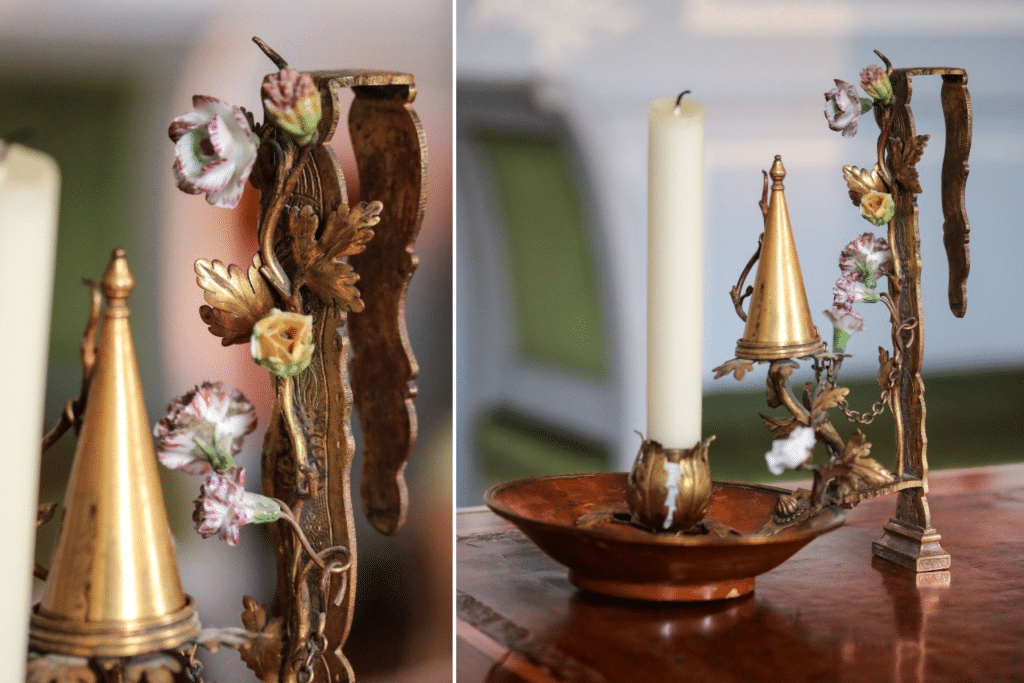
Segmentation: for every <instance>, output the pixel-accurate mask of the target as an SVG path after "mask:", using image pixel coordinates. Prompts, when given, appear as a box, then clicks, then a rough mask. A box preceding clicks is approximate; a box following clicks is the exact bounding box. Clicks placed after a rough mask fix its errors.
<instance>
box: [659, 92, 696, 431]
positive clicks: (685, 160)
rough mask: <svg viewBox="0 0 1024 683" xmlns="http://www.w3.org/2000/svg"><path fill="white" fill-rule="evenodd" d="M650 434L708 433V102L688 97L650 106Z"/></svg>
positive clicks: (664, 100)
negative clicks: (704, 428) (704, 327)
mask: <svg viewBox="0 0 1024 683" xmlns="http://www.w3.org/2000/svg"><path fill="white" fill-rule="evenodd" d="M648 123H649V133H648V141H649V147H648V195H647V206H648V209H647V216H648V220H647V230H648V235H647V249H648V256H647V437H648V438H649V439H651V440H653V441H658V442H659V443H661V445H662V446H664V447H665V448H692V447H693V446H694V445H695V444H696V443H697V442H698V441H700V438H701V429H700V420H701V298H702V295H703V290H704V288H703V267H702V261H703V258H702V257H703V249H704V239H703V237H704V204H703V197H704V107H702V106H701V105H700V104H698V103H696V102H694V101H692V100H687V99H686V98H685V97H684V98H683V99H682V101H681V102H680V103H679V106H678V107H677V106H676V98H674V97H672V98H665V99H660V100H655V101H654V102H652V103H651V106H650V109H649V111H648Z"/></svg>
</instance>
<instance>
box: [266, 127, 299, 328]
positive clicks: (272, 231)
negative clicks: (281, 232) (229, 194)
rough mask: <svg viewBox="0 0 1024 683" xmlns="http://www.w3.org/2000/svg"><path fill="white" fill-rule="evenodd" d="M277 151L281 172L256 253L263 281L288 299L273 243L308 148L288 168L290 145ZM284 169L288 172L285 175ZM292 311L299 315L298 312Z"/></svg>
mask: <svg viewBox="0 0 1024 683" xmlns="http://www.w3.org/2000/svg"><path fill="white" fill-rule="evenodd" d="M277 149H278V150H280V152H281V154H282V156H283V159H282V163H281V166H280V167H281V171H280V172H279V173H278V175H277V182H276V183H275V185H276V186H275V188H274V198H273V200H272V201H271V203H270V206H269V207H268V208H267V213H266V214H265V215H264V216H263V221H262V225H261V230H260V231H259V232H260V254H261V255H262V256H263V263H264V266H263V267H262V268H261V271H263V274H264V275H266V276H267V279H269V280H270V282H271V284H273V285H274V287H275V289H277V291H278V292H279V293H280V294H281V296H283V297H284V298H285V299H290V298H291V296H292V291H291V289H292V288H291V281H290V280H289V279H288V275H286V274H285V272H284V268H282V267H281V262H280V261H278V260H277V253H276V252H275V251H274V242H275V241H276V236H277V223H278V221H279V220H280V219H281V212H282V211H283V210H284V205H285V202H286V201H287V200H288V196H289V195H290V194H291V193H292V190H294V189H295V185H296V184H297V183H298V182H299V178H300V177H301V176H302V167H303V166H304V165H305V163H306V160H307V159H308V158H309V154H310V149H311V147H310V146H309V145H307V146H305V147H302V148H301V149H299V156H298V159H296V160H295V163H294V164H293V165H291V167H290V168H289V164H288V162H289V160H290V158H291V157H292V149H294V148H293V147H292V146H291V143H290V142H289V148H288V150H284V149H282V148H281V147H280V146H278V147H277ZM284 169H289V170H288V171H287V175H286V172H285V170H284ZM294 312H295V313H301V312H302V311H294Z"/></svg>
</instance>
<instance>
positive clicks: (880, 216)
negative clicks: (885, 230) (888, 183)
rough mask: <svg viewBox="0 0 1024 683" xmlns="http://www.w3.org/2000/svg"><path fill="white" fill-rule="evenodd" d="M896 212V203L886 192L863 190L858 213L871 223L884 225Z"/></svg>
mask: <svg viewBox="0 0 1024 683" xmlns="http://www.w3.org/2000/svg"><path fill="white" fill-rule="evenodd" d="M894 213H896V203H895V202H894V201H893V200H892V195H891V194H889V193H888V192H875V191H871V192H865V193H864V195H863V196H862V197H861V198H860V215H861V216H863V217H864V219H865V220H867V222H869V223H871V224H872V225H886V224H887V223H888V222H889V221H891V220H892V216H893V214H894Z"/></svg>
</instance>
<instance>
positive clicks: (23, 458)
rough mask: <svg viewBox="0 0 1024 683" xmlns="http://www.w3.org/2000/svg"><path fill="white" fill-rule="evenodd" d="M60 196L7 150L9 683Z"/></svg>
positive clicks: (4, 598)
mask: <svg viewBox="0 0 1024 683" xmlns="http://www.w3.org/2000/svg"><path fill="white" fill-rule="evenodd" d="M3 145H4V143H3V142H2V141H0V147H2V146H3ZM0 154H2V150H0ZM59 195H60V172H59V170H58V169H57V164H56V163H55V162H54V160H53V159H52V158H50V157H49V156H47V155H46V154H43V153H42V152H38V151H36V150H33V149H29V148H27V147H23V146H21V145H14V144H12V145H9V146H7V155H6V157H5V158H4V160H3V161H0V291H2V292H3V293H4V309H5V310H4V317H5V319H6V320H7V328H8V329H7V331H6V333H5V334H4V335H2V339H3V341H2V342H0V357H2V358H4V359H5V362H4V391H2V392H0V416H2V418H0V424H2V425H3V427H2V428H3V435H4V450H5V452H6V456H5V458H4V481H5V482H6V485H5V486H4V511H5V514H4V524H3V528H4V532H3V554H2V555H0V582H2V585H3V586H4V589H3V590H0V614H2V615H4V621H5V623H6V626H5V628H4V637H3V638H0V669H2V670H4V671H6V672H7V674H5V676H10V680H12V681H23V680H25V661H26V657H27V655H28V617H29V609H30V608H31V604H30V601H31V596H32V566H33V561H34V553H35V538H36V505H37V500H36V499H37V489H38V486H39V447H40V440H41V438H42V434H43V400H44V397H45V383H46V357H47V348H48V346H49V331H50V305H51V303H52V300H53V296H52V295H53V267H54V255H55V252H56V245H57V206H58V202H59ZM52 523H56V522H52Z"/></svg>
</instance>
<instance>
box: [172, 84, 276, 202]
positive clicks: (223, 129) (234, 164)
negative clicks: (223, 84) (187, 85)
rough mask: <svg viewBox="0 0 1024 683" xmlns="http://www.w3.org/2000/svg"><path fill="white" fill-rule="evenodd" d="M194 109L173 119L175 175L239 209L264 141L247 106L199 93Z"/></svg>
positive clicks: (187, 187) (186, 186) (187, 186)
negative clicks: (256, 133) (261, 143)
mask: <svg viewBox="0 0 1024 683" xmlns="http://www.w3.org/2000/svg"><path fill="white" fill-rule="evenodd" d="M192 106H193V107H195V110H194V111H191V112H189V113H187V114H182V115H181V116H179V117H178V118H176V119H174V121H172V122H171V126H170V128H168V130H167V134H168V135H169V136H170V138H171V140H172V141H173V142H174V157H175V159H174V178H175V180H176V181H177V183H178V188H179V189H180V190H182V191H183V192H188V193H189V194H205V195H206V201H208V202H209V203H210V204H213V205H214V206H219V207H221V208H225V209H233V208H234V207H236V206H237V205H238V201H239V200H240V199H241V198H242V190H243V189H245V181H246V180H247V179H248V178H249V174H250V173H251V172H252V167H253V165H254V164H255V163H256V147H257V145H258V144H259V143H258V140H257V139H256V136H255V134H254V133H253V131H252V127H251V126H250V125H249V121H248V119H247V118H246V116H245V113H244V112H243V111H242V109H241V107H236V106H235V105H232V104H228V103H227V102H223V101H221V100H218V99H217V98H215V97H208V96H205V95H196V96H194V97H193V98H192Z"/></svg>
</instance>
